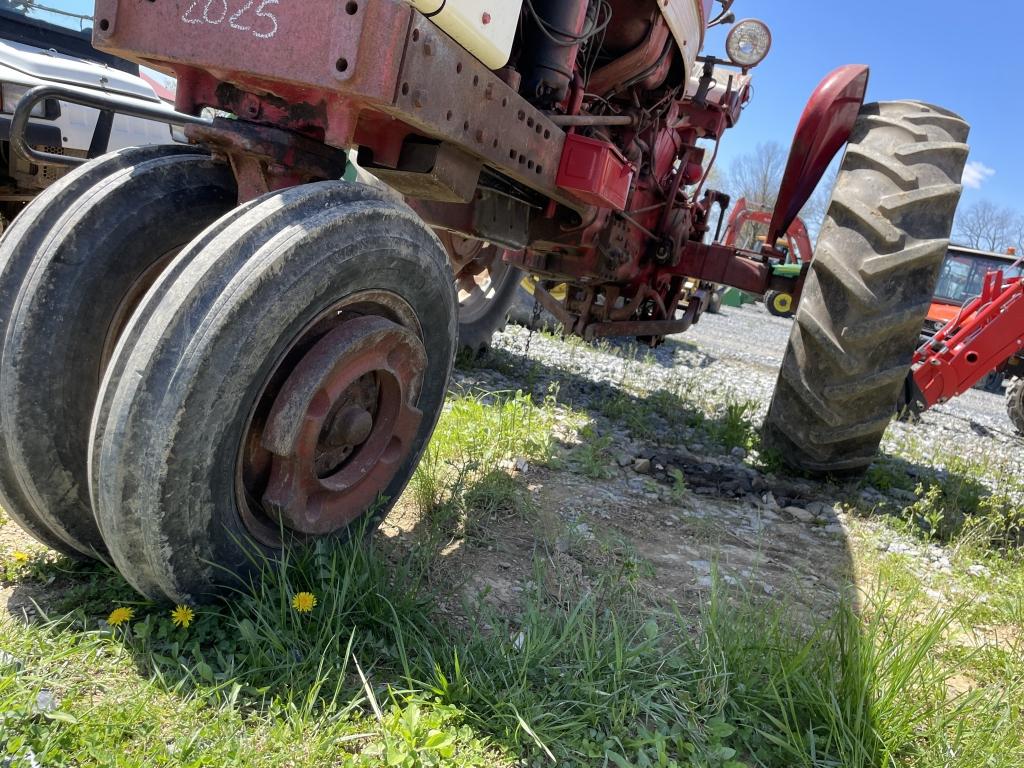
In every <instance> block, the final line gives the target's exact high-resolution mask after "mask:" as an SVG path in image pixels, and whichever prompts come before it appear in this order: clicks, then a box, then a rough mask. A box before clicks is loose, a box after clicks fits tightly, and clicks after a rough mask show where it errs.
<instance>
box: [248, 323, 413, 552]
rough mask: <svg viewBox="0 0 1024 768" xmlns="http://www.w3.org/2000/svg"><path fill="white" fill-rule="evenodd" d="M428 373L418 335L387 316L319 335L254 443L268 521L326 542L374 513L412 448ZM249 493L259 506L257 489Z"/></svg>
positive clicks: (254, 466) (252, 456)
mask: <svg viewBox="0 0 1024 768" xmlns="http://www.w3.org/2000/svg"><path fill="white" fill-rule="evenodd" d="M426 367H427V355H426V351H425V350H424V347H423V344H422V342H421V341H420V339H419V338H418V337H417V336H416V334H414V333H413V332H411V331H410V330H408V329H407V328H405V327H403V326H401V325H399V324H398V323H395V322H392V321H391V320H389V319H387V318H384V317H380V316H376V315H371V316H356V317H352V318H351V319H346V320H345V321H344V322H342V323H341V324H340V325H338V326H337V327H335V328H334V329H333V330H330V331H329V332H327V333H326V334H325V335H323V336H322V337H320V338H319V340H317V341H316V343H315V344H313V345H312V346H311V347H310V348H309V349H308V351H306V352H305V353H304V354H303V355H302V356H301V357H300V358H299V359H298V360H297V362H295V364H294V366H293V367H291V370H290V373H288V374H287V377H286V378H284V381H283V383H282V384H281V385H280V388H279V389H278V390H277V394H276V395H275V396H274V397H273V401H272V404H271V406H270V410H269V413H268V415H267V417H266V421H265V423H264V424H263V425H262V428H261V429H260V430H259V433H258V435H256V436H253V435H250V436H248V437H247V440H246V442H247V444H248V445H249V450H248V451H247V452H246V456H245V461H246V462H247V464H248V465H249V466H247V467H245V468H243V476H245V477H252V476H254V475H257V476H262V478H264V480H265V482H264V483H261V485H262V486H263V491H262V495H261V497H259V507H261V508H262V511H263V512H264V513H265V515H266V516H268V517H269V518H271V520H273V521H276V522H277V523H279V524H280V525H283V526H284V527H285V528H287V529H289V530H291V531H294V532H296V533H298V534H302V535H308V536H323V535H327V534H331V533H335V532H338V531H341V530H344V529H345V528H346V527H347V526H349V525H350V524H351V523H352V522H353V521H355V520H356V519H358V518H359V517H360V516H362V515H363V513H364V512H366V511H367V510H368V509H370V508H371V507H372V506H373V505H374V504H375V503H376V502H377V501H378V497H379V496H380V494H381V493H382V492H383V491H384V489H385V488H387V486H388V485H389V484H390V482H391V481H392V479H394V477H395V475H396V474H397V473H398V471H399V469H400V468H401V467H402V465H403V463H404V460H405V459H406V458H407V457H408V455H409V453H410V452H411V450H412V448H413V442H414V440H415V438H416V434H417V431H418V429H419V426H420V422H421V421H422V418H423V414H422V413H421V412H420V411H419V410H418V409H417V408H416V407H415V405H414V404H415V402H416V400H417V397H418V395H419V386H420V382H421V381H422V378H423V373H424V371H425V370H426ZM254 441H258V447H255V446H254V445H253V443H254ZM247 485H248V483H247ZM246 490H247V491H249V492H250V493H249V496H250V504H251V497H252V495H253V494H252V490H253V489H252V488H247V489H246ZM257 493H258V491H257ZM244 516H245V515H244ZM251 521H252V514H251V510H249V515H248V519H247V523H249V522H251ZM250 528H252V526H251V525H250ZM263 538H266V537H265V536H264V537H263Z"/></svg>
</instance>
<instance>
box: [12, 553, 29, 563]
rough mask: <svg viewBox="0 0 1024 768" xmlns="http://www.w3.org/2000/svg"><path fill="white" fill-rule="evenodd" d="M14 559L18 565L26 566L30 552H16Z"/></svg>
mask: <svg viewBox="0 0 1024 768" xmlns="http://www.w3.org/2000/svg"><path fill="white" fill-rule="evenodd" d="M12 557H13V558H14V562H16V563H17V564H18V565H24V564H25V563H27V562H28V552H15V553H14V554H13V555H12Z"/></svg>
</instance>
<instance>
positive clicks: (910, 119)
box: [764, 101, 970, 475]
mask: <svg viewBox="0 0 1024 768" xmlns="http://www.w3.org/2000/svg"><path fill="white" fill-rule="evenodd" d="M969 131H970V129H969V126H968V125H967V123H966V122H964V121H963V120H962V119H960V118H959V117H958V116H956V115H955V114H953V113H951V112H948V111H945V110H943V109H940V108H938V107H933V106H929V105H926V104H921V103H917V102H911V101H899V102H887V103H877V104H868V105H865V106H864V107H863V109H862V111H861V114H860V118H859V119H858V121H857V124H856V126H855V127H854V130H853V135H852V136H851V138H850V142H849V146H848V148H847V151H846V155H845V158H844V160H843V164H842V167H841V169H840V172H839V175H838V177H837V180H836V185H835V189H834V191H833V195H832V203H831V206H830V208H829V211H828V215H827V217H826V219H825V223H824V225H823V226H822V230H821V234H820V236H819V239H818V245H817V248H816V249H815V254H814V261H813V262H812V263H811V269H810V273H809V275H808V277H807V282H806V284H805V286H804V291H803V296H802V298H801V300H800V305H799V308H798V309H797V313H796V321H795V322H794V324H793V330H792V332H791V335H790V340H789V347H788V349H787V351H786V354H785V357H784V360H783V363H782V369H781V371H780V373H779V378H778V382H777V384H776V389H775V395H774V397H773V398H772V402H771V406H770V407H769V410H768V415H767V417H766V420H765V425H764V444H765V447H766V448H767V449H768V450H770V451H773V452H775V453H776V454H777V455H778V456H779V457H780V458H781V459H782V460H783V461H784V462H785V463H787V464H788V465H789V466H791V467H792V468H794V469H796V470H799V471H805V472H808V473H811V474H815V475H827V474H834V475H856V474H860V473H862V472H864V471H865V470H866V469H867V467H868V466H869V465H870V464H871V462H872V460H873V458H874V456H875V454H876V452H877V450H878V446H879V444H880V443H881V439H882V435H883V433H884V432H885V430H886V427H887V426H888V425H889V422H890V420H891V419H892V416H893V414H894V412H895V404H896V402H897V401H898V399H899V395H900V391H901V387H902V386H903V384H904V381H905V380H906V377H907V371H908V370H909V366H910V362H911V357H912V355H913V352H914V349H915V347H916V346H917V341H918V334H919V333H920V330H921V327H922V325H923V323H924V319H925V316H926V314H927V311H928V307H929V305H930V302H931V298H932V293H933V291H934V288H935V284H936V281H937V280H938V274H939V269H940V267H941V264H942V260H943V258H944V257H945V254H946V248H947V246H948V240H949V233H950V230H951V229H952V224H953V217H954V214H955V212H956V206H957V203H958V201H959V199H960V192H961V186H960V179H961V176H962V175H963V169H964V164H965V163H966V160H967V154H968V147H967V144H966V143H965V142H966V141H967V136H968V133H969Z"/></svg>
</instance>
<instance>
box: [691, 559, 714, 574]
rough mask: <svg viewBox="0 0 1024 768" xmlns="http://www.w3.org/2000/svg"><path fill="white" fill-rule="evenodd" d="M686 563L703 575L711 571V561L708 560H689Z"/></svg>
mask: <svg viewBox="0 0 1024 768" xmlns="http://www.w3.org/2000/svg"><path fill="white" fill-rule="evenodd" d="M686 564H687V565H688V566H690V567H691V568H693V570H695V571H696V572H697V573H699V574H701V575H702V576H703V575H707V574H709V573H711V562H710V561H708V560H688V561H687V563H686Z"/></svg>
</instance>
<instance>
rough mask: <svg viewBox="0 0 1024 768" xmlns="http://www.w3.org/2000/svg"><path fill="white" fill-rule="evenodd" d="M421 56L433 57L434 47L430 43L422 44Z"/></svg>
mask: <svg viewBox="0 0 1024 768" xmlns="http://www.w3.org/2000/svg"><path fill="white" fill-rule="evenodd" d="M423 55H424V56H433V55H434V46H432V45H431V44H430V43H424V44H423Z"/></svg>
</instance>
